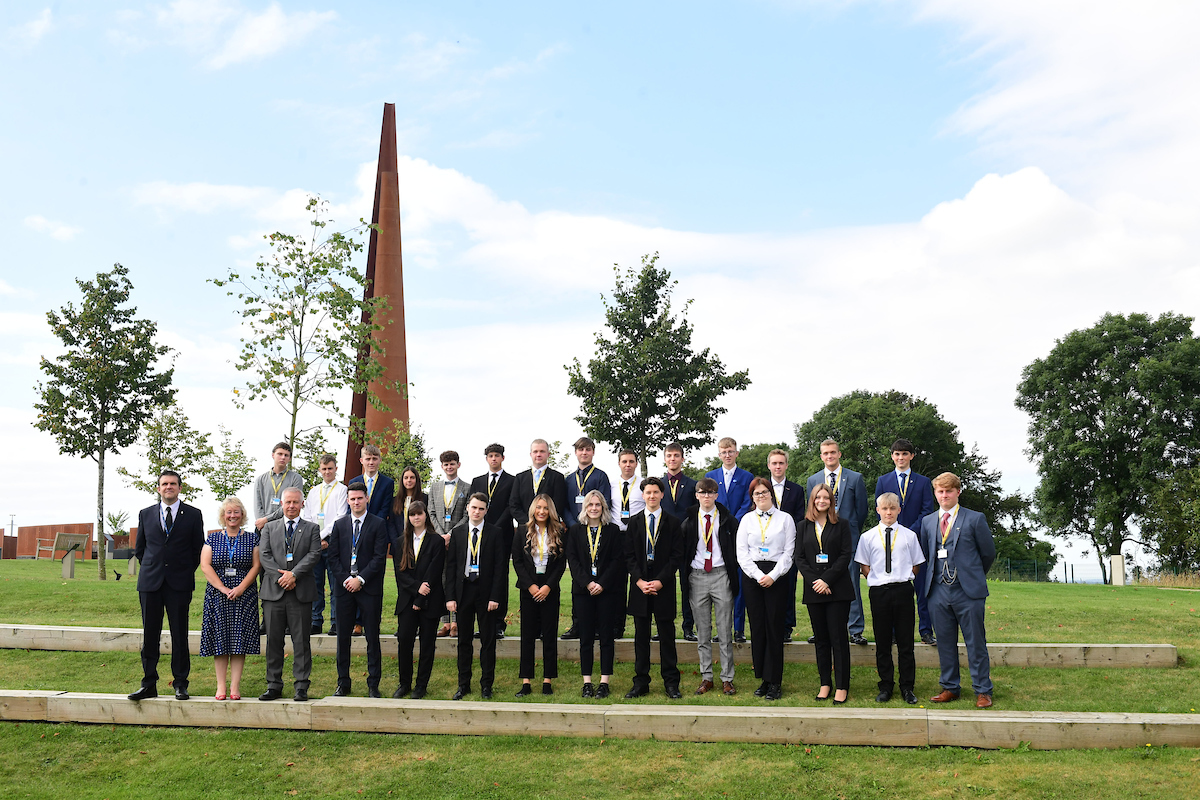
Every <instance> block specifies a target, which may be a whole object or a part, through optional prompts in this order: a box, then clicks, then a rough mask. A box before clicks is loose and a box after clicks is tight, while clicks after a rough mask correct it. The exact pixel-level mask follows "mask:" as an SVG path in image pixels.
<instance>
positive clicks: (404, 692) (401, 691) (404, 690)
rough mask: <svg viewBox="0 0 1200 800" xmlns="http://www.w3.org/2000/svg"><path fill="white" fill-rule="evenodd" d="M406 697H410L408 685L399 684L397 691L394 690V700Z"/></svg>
mask: <svg viewBox="0 0 1200 800" xmlns="http://www.w3.org/2000/svg"><path fill="white" fill-rule="evenodd" d="M405 697H408V687H406V686H397V687H396V691H394V692H392V699H393V700H403V699H404V698H405Z"/></svg>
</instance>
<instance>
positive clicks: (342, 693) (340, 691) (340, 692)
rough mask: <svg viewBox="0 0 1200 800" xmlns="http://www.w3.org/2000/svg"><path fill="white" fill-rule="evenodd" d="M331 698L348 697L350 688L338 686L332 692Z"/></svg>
mask: <svg viewBox="0 0 1200 800" xmlns="http://www.w3.org/2000/svg"><path fill="white" fill-rule="evenodd" d="M333 696H334V697H349V696H350V687H349V686H338V687H337V688H336V689H334V690H333Z"/></svg>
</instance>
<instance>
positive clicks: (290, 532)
mask: <svg viewBox="0 0 1200 800" xmlns="http://www.w3.org/2000/svg"><path fill="white" fill-rule="evenodd" d="M295 535H296V523H295V521H294V520H290V519H289V520H288V532H287V542H286V544H287V551H288V552H289V553H291V552H292V537H293V536H295Z"/></svg>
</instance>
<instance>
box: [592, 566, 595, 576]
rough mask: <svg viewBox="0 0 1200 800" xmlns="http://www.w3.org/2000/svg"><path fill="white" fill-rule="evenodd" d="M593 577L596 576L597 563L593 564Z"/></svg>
mask: <svg viewBox="0 0 1200 800" xmlns="http://www.w3.org/2000/svg"><path fill="white" fill-rule="evenodd" d="M592 577H593V578H594V577H596V565H595V564H592Z"/></svg>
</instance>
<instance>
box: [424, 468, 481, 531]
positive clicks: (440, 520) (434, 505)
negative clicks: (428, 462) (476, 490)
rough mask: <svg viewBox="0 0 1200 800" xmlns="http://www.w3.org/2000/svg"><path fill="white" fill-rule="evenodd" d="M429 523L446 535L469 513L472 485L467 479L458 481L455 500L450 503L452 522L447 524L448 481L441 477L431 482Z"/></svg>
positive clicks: (428, 504)
mask: <svg viewBox="0 0 1200 800" xmlns="http://www.w3.org/2000/svg"><path fill="white" fill-rule="evenodd" d="M428 495H429V501H428V502H427V503H426V505H427V506H428V508H429V524H430V525H432V526H433V529H434V531H436V532H437V533H438V534H439V535H441V536H445V535H446V534H447V533H449V532H450V531H451V530H452V529H453V528H454V526H455V525H457V524H458V523H459V522H460V521H462V519H463V517H465V516H466V515H467V500H468V499H470V497H471V487H470V486H469V485H468V484H467V482H466V481H463V480H460V481H458V487H457V488H456V489H455V491H454V501H453V502H452V503H451V504H450V524H449V525H447V524H446V482H445V481H444V480H441V479H440V478H439V479H438V480H436V481H431V482H430V484H429V491H428Z"/></svg>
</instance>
